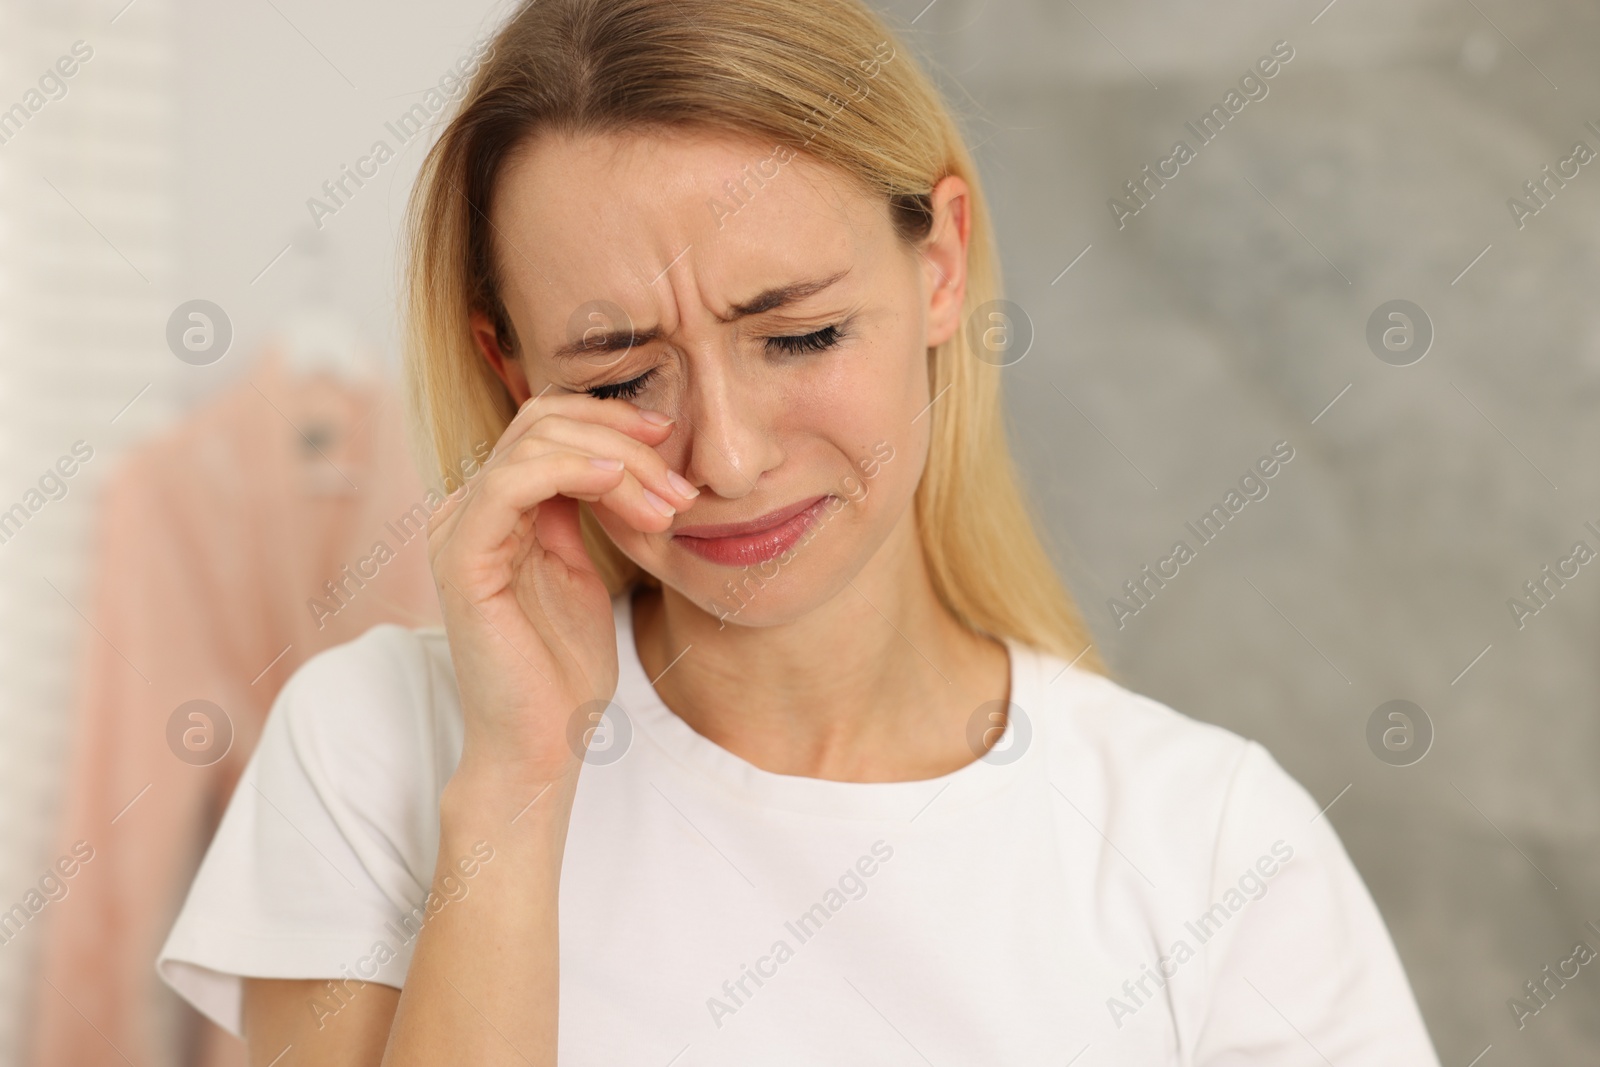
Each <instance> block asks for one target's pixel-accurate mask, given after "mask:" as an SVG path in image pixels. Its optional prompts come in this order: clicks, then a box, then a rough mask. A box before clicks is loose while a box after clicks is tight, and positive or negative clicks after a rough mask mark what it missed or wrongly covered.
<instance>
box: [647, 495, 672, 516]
mask: <svg viewBox="0 0 1600 1067" xmlns="http://www.w3.org/2000/svg"><path fill="white" fill-rule="evenodd" d="M644 498H645V499H646V500H647V501H649V502H650V506H651V507H653V508H655V509H656V510H657V511H659V512H661V514H663V515H665V516H666V517H667V518H669V519H670V518H672V516H674V515H676V514H677V513H678V509H677V508H675V507H673V506H672V505H671V504H669V503H667V502H666V501H665V500H662V499H661V498H660V497H658V496H656V495H655V494H654V493H652V492H651V491H650V490H648V489H646V490H645V491H644Z"/></svg>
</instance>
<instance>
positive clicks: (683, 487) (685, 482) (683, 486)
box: [667, 471, 700, 498]
mask: <svg viewBox="0 0 1600 1067" xmlns="http://www.w3.org/2000/svg"><path fill="white" fill-rule="evenodd" d="M667 481H669V482H671V483H672V488H673V489H675V490H677V492H678V495H679V496H681V497H689V498H693V497H697V496H699V495H700V490H698V489H696V488H695V487H694V486H692V485H690V484H689V479H687V478H685V477H684V476H683V475H681V474H679V473H678V472H677V471H668V472H667Z"/></svg>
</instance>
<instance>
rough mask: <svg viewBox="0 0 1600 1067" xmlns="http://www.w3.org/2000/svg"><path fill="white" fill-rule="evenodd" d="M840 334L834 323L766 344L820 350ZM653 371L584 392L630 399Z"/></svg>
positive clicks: (604, 397) (793, 350) (793, 349)
mask: <svg viewBox="0 0 1600 1067" xmlns="http://www.w3.org/2000/svg"><path fill="white" fill-rule="evenodd" d="M842 336H843V331H842V329H841V327H840V325H839V324H837V323H835V324H833V325H829V326H824V327H822V329H820V330H813V331H812V332H811V333H806V334H797V335H793V336H788V337H769V338H767V344H769V345H773V346H775V347H777V348H778V349H780V350H782V351H784V352H790V353H799V352H821V351H823V350H825V349H829V348H832V347H834V346H835V345H837V344H838V343H839V340H840V338H841V337H842ZM655 373H656V372H655V369H654V368H652V369H650V370H647V371H645V372H644V373H643V374H641V375H639V376H638V377H637V378H630V379H628V380H627V381H625V382H613V383H611V384H608V385H595V386H591V387H589V388H588V389H585V390H584V392H586V393H588V394H589V395H590V396H593V397H598V398H600V399H602V400H610V399H613V398H616V397H620V398H622V399H623V400H632V399H633V398H634V397H636V396H638V395H639V394H640V393H641V392H643V391H644V387H645V386H646V385H647V384H649V382H650V379H651V378H652V377H654V376H655Z"/></svg>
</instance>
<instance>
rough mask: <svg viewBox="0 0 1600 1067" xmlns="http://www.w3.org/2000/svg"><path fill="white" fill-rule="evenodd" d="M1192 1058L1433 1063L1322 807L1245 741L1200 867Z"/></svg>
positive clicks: (1406, 990) (1225, 1065) (1209, 1064)
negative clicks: (1207, 878) (1204, 996)
mask: <svg viewBox="0 0 1600 1067" xmlns="http://www.w3.org/2000/svg"><path fill="white" fill-rule="evenodd" d="M1212 870H1213V874H1212V878H1211V895H1210V900H1211V901H1213V902H1215V905H1214V906H1213V908H1212V910H1211V912H1210V913H1209V915H1208V916H1202V917H1201V918H1200V919H1199V920H1198V924H1199V925H1198V926H1197V927H1196V929H1197V931H1198V933H1200V934H1205V935H1207V940H1206V942H1205V956H1206V960H1207V962H1206V966H1207V968H1208V970H1209V972H1210V973H1209V975H1208V979H1209V980H1208V982H1207V983H1206V987H1207V990H1208V999H1209V1004H1208V1005H1207V1006H1206V1009H1205V1011H1204V1013H1203V1022H1202V1024H1201V1026H1200V1028H1199V1032H1198V1035H1197V1041H1196V1047H1195V1054H1194V1057H1193V1062H1194V1063H1195V1064H1196V1065H1197V1067H1242V1065H1245V1064H1263V1063H1270V1064H1273V1065H1274V1067H1300V1065H1304V1067H1313V1065H1314V1067H1326V1065H1327V1064H1329V1063H1336V1064H1339V1065H1340V1067H1380V1065H1381V1067H1429V1065H1433V1067H1437V1064H1438V1062H1439V1061H1438V1058H1437V1056H1436V1054H1435V1052H1434V1049H1433V1046H1432V1044H1431V1042H1430V1040H1429V1038H1428V1032H1427V1029H1426V1027H1425V1025H1424V1024H1423V1021H1422V1016H1421V1012H1420V1011H1419V1010H1418V1008H1417V1004H1416V1000H1415V998H1414V997H1413V995H1412V992H1411V988H1410V985H1409V983H1408V982H1407V980H1406V976H1405V972H1404V970H1403V968H1402V967H1401V964H1400V958H1399V954H1398V953H1397V952H1396V951H1395V947H1394V942H1393V941H1392V940H1391V939H1390V937H1389V932H1388V930H1387V928H1386V927H1385V926H1384V923H1383V919H1382V917H1381V916H1380V914H1379V913H1378V909H1377V906H1376V904H1374V903H1373V900H1372V897H1371V895H1370V894H1369V893H1368V892H1367V888H1366V885H1365V884H1364V883H1363V882H1362V880H1361V876H1360V874H1358V873H1357V871H1356V868H1355V865H1354V864H1353V863H1352V862H1351V861H1350V857H1349V855H1348V854H1346V852H1345V850H1344V846H1343V845H1342V844H1341V842H1340V841H1339V837H1338V835H1337V833H1336V832H1335V831H1334V829H1333V826H1332V824H1331V823H1330V822H1329V819H1328V816H1327V815H1326V814H1325V813H1322V812H1320V811H1319V805H1317V804H1316V802H1315V801H1313V800H1312V798H1311V796H1310V794H1309V793H1307V792H1306V790H1305V789H1304V788H1303V787H1302V786H1301V785H1300V784H1299V783H1298V782H1296V781H1295V780H1294V779H1293V778H1292V777H1290V776H1289V774H1288V773H1287V772H1285V771H1284V770H1283V768H1282V767H1280V766H1279V765H1278V763H1277V762H1276V761H1275V760H1274V759H1273V758H1272V756H1271V755H1270V754H1268V752H1267V751H1266V749H1264V748H1262V747H1261V746H1260V745H1259V744H1256V743H1255V742H1250V743H1249V744H1248V745H1247V746H1246V752H1245V753H1244V756H1243V758H1242V760H1241V762H1240V764H1239V768H1238V771H1237V773H1236V775H1235V777H1234V780H1233V784H1232V787H1231V789H1230V793H1229V797H1228V800H1227V803H1226V807H1225V809H1224V813H1223V819H1222V825H1221V830H1220V833H1219V837H1218V843H1217V850H1216V858H1215V862H1214V864H1213V867H1212Z"/></svg>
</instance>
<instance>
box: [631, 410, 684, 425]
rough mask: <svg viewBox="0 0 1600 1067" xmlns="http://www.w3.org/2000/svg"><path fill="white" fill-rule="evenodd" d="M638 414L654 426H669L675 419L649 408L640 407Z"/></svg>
mask: <svg viewBox="0 0 1600 1067" xmlns="http://www.w3.org/2000/svg"><path fill="white" fill-rule="evenodd" d="M639 414H640V415H641V416H643V418H644V421H645V422H648V423H651V424H652V425H655V426H670V425H672V424H673V423H674V422H676V421H677V420H676V419H674V418H672V417H671V416H670V415H663V414H661V412H659V411H651V410H650V409H649V408H642V409H640V411H639Z"/></svg>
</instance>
